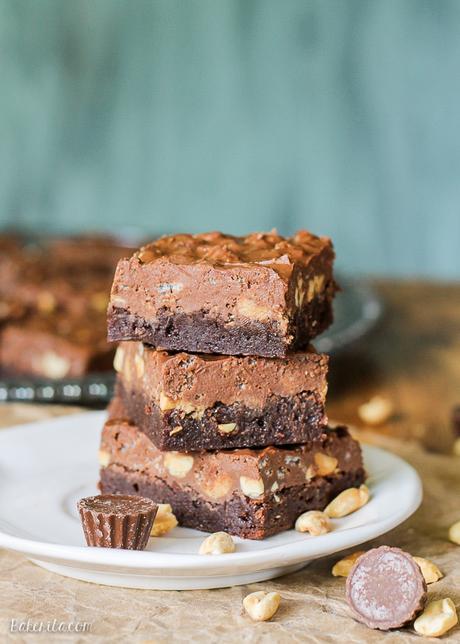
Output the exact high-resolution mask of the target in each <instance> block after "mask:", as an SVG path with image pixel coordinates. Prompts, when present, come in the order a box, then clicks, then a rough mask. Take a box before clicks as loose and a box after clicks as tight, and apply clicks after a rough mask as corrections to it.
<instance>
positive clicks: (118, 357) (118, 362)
mask: <svg viewBox="0 0 460 644" xmlns="http://www.w3.org/2000/svg"><path fill="white" fill-rule="evenodd" d="M124 359H125V352H124V350H123V347H118V348H117V350H116V352H115V357H114V359H113V368H114V369H115V371H116V372H117V373H121V372H122V371H123V361H124Z"/></svg>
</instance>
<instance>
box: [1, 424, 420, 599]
mask: <svg viewBox="0 0 460 644" xmlns="http://www.w3.org/2000/svg"><path fill="white" fill-rule="evenodd" d="M104 419H105V412H88V413H84V414H78V415H73V416H65V417H62V418H58V419H52V420H47V421H44V422H40V423H34V424H30V425H23V426H21V427H13V428H11V429H6V430H2V431H0V547H4V548H8V549H10V550H15V551H17V552H20V553H22V554H24V555H25V556H26V557H28V558H29V559H31V560H32V561H34V562H35V563H37V564H38V565H40V566H43V567H44V568H47V569H48V570H51V571H53V572H57V573H59V574H62V575H66V576H68V577H75V578H76V579H83V580H84V581H92V582H97V583H100V584H109V585H114V586H126V587H130V588H152V589H174V590H185V589H194V588H219V587H223V586H233V585H237V584H245V583H251V582H256V581H262V580H264V579H270V578H273V577H276V576H279V575H282V574H285V573H287V572H292V571H294V570H298V569H300V568H302V567H303V566H304V565H305V564H307V563H308V562H309V561H311V560H313V559H317V558H319V557H322V556H325V555H329V554H331V553H334V552H337V551H339V550H343V549H345V548H348V547H350V546H355V545H357V544H360V543H363V542H364V541H367V540H369V539H372V538H374V537H377V536H379V535H381V534H383V533H385V532H387V531H388V530H391V529H392V528H394V527H395V526H397V525H398V524H399V523H401V522H402V521H404V520H405V519H406V518H407V517H408V516H410V515H411V514H412V513H413V512H414V511H415V510H416V509H417V507H418V506H419V504H420V501H421V497H422V491H421V483H420V480H419V478H418V476H417V473H416V472H415V470H414V469H413V468H412V467H411V466H410V465H408V464H407V463H405V462H404V461H402V460H401V459H400V458H398V457H396V456H394V455H392V454H389V453H387V452H385V451H383V450H381V449H377V448H374V447H366V446H365V447H364V456H365V464H366V468H367V471H368V473H369V481H368V485H369V487H370V489H371V492H372V500H371V501H370V502H369V503H368V504H367V505H366V506H365V507H364V508H362V509H361V510H359V511H358V512H355V513H354V514H352V515H350V516H348V517H345V518H344V519H340V520H336V521H334V530H333V531H332V532H331V533H329V534H326V535H324V536H321V537H310V536H307V535H304V534H300V533H297V532H295V531H294V530H290V531H289V532H285V533H283V534H280V535H276V536H274V537H270V538H269V539H266V540H265V541H250V540H243V539H236V541H237V550H236V552H235V553H232V554H226V555H220V556H200V555H198V554H197V552H198V548H199V545H200V543H201V541H202V540H203V538H204V536H205V535H204V533H202V532H198V531H195V530H189V529H186V528H176V529H175V530H173V531H172V532H171V533H170V534H169V535H168V536H165V537H161V538H156V539H150V542H149V547H148V549H147V550H145V551H144V552H134V551H129V550H111V549H108V548H88V547H86V546H85V545H84V543H85V542H84V537H83V533H82V529H81V526H80V521H79V519H78V516H77V512H76V509H75V508H76V502H77V501H78V499H79V498H81V497H83V496H87V495H90V494H95V493H96V492H97V490H96V483H97V479H98V466H97V462H96V461H97V458H96V453H97V449H98V443H99V435H100V431H101V427H102V424H103V422H104Z"/></svg>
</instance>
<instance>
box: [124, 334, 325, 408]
mask: <svg viewBox="0 0 460 644" xmlns="http://www.w3.org/2000/svg"><path fill="white" fill-rule="evenodd" d="M115 365H116V368H117V370H119V373H120V377H121V379H122V382H123V385H124V387H125V388H127V389H131V388H133V389H134V388H135V389H137V390H139V389H142V391H144V392H146V393H147V394H148V396H149V397H150V398H151V400H152V401H153V402H154V403H155V404H157V405H158V404H159V405H160V408H161V407H164V408H165V409H172V408H174V407H178V408H179V409H180V408H183V409H184V410H185V411H187V410H188V411H189V412H194V411H200V410H204V409H206V408H208V407H211V406H212V405H214V404H215V403H217V402H220V403H222V404H224V405H231V404H233V403H234V402H236V401H238V402H240V403H243V404H246V405H247V406H250V407H252V408H258V409H262V408H263V406H264V404H265V403H266V401H267V400H268V399H269V398H270V397H271V396H273V395H275V396H283V397H287V396H292V395H295V394H297V393H300V392H304V391H305V392H315V393H317V394H318V399H319V400H322V401H324V399H325V396H326V390H327V380H326V378H327V370H328V357H327V356H326V355H324V354H318V353H316V352H315V350H314V349H313V348H310V350H309V351H301V352H297V353H292V354H290V355H289V356H288V357H287V358H281V359H273V358H260V357H250V356H218V355H206V354H189V353H183V352H181V353H168V352H166V351H157V350H155V349H153V348H150V347H147V346H144V345H143V344H142V343H140V342H124V343H122V344H121V345H120V347H119V349H118V351H117V359H116V361H115Z"/></svg>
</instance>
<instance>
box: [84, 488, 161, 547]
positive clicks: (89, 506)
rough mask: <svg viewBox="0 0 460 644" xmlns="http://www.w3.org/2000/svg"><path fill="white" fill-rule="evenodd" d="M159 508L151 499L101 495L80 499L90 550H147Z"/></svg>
mask: <svg viewBox="0 0 460 644" xmlns="http://www.w3.org/2000/svg"><path fill="white" fill-rule="evenodd" d="M157 510H158V506H157V504H155V503H154V502H153V501H151V500H150V499H146V498H143V497H139V496H127V495H121V494H105V495H104V494H102V495H99V496H89V497H86V498H85V499H80V501H79V502H78V511H79V512H80V517H81V521H82V525H83V532H84V533H85V538H86V543H87V544H88V546H95V547H98V548H124V549H126V550H144V549H145V547H146V546H147V542H148V540H149V536H150V531H151V529H152V525H153V521H154V519H155V515H156V513H157Z"/></svg>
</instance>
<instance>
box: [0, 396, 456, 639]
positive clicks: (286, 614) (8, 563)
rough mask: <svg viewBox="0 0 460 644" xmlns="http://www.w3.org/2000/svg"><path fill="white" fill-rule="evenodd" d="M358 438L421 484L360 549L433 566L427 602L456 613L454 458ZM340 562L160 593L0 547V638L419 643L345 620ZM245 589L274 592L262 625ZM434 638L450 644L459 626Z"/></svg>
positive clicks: (12, 416) (34, 413)
mask: <svg viewBox="0 0 460 644" xmlns="http://www.w3.org/2000/svg"><path fill="white" fill-rule="evenodd" d="M72 411H75V410H71V409H66V410H64V409H63V408H56V407H35V406H31V405H30V406H27V405H3V406H2V407H1V420H0V422H1V425H3V426H7V425H9V424H12V423H14V422H28V421H32V420H34V419H41V418H44V417H47V416H49V415H57V414H59V413H63V412H64V413H67V412H68V413H71V412H72ZM359 437H361V438H362V439H364V440H366V441H368V442H370V443H373V444H377V445H380V446H383V447H386V448H387V449H390V450H391V451H393V452H395V453H397V454H399V455H401V456H402V457H404V458H405V459H406V460H407V461H409V462H410V463H411V464H412V465H414V466H415V467H416V469H417V470H418V472H419V473H420V475H421V477H422V479H423V485H424V501H423V504H422V506H421V508H420V509H419V510H418V511H417V513H416V514H415V515H414V516H413V517H411V518H410V519H409V520H408V521H406V522H405V523H404V524H403V525H401V526H400V527H398V528H397V529H395V530H393V531H392V532H391V533H389V534H387V535H385V536H383V537H381V538H379V539H377V540H375V541H373V542H370V543H368V544H366V546H365V548H368V547H371V546H374V545H381V544H389V545H395V546H399V547H401V548H403V549H405V550H407V551H409V552H410V553H412V554H413V555H419V556H422V557H427V558H429V559H431V560H433V561H434V562H435V563H436V564H437V565H438V566H439V568H440V569H441V570H442V571H443V573H444V574H445V577H444V578H443V579H442V580H441V581H439V582H437V583H436V584H432V585H430V586H429V587H428V590H429V598H430V599H433V598H442V597H450V598H451V599H452V600H453V601H454V603H455V604H456V606H457V610H458V609H460V546H455V545H454V544H451V543H450V542H449V541H448V540H447V530H448V528H449V526H450V525H451V524H452V523H453V522H454V521H456V520H459V519H460V458H455V457H452V456H445V455H439V454H430V453H427V452H426V451H424V449H423V448H422V447H421V446H419V445H418V444H417V443H415V442H413V443H403V442H401V441H398V440H397V439H393V438H389V437H383V436H380V435H378V434H377V433H369V432H368V433H361V434H359ZM395 503H397V499H395ZM359 548H361V547H359ZM356 549H358V548H356ZM341 556H342V555H337V556H333V557H329V558H326V559H323V560H320V561H318V562H316V563H314V564H311V565H309V566H308V567H306V568H305V569H303V570H302V571H300V572H297V573H295V574H292V575H287V576H285V577H281V578H279V579H274V580H272V581H267V582H263V583H258V584H251V585H248V586H239V587H234V588H227V589H221V590H211V591H181V592H173V591H168V592H163V591H161V592H160V591H150V590H130V589H125V588H111V587H107V586H97V585H94V584H89V583H85V582H80V581H76V580H73V579H67V578H65V577H61V576H59V575H56V574H53V573H51V572H47V571H45V570H42V569H41V568H39V567H38V566H35V565H34V564H32V563H30V562H28V561H27V560H26V559H25V558H24V557H22V556H19V555H16V554H13V553H9V552H7V551H5V550H0V641H3V640H5V641H10V638H11V641H14V642H52V641H56V642H158V643H163V642H230V643H232V642H250V643H255V642H269V643H272V642H273V643H277V642H293V643H295V642H334V643H335V642H344V643H345V642H346V643H347V644H351V643H354V642H359V643H366V644H367V643H369V642H371V643H372V642H376V641H378V642H385V643H390V642H391V643H392V642H395V643H396V642H397V643H398V644H400V643H405V642H421V641H424V639H425V638H422V637H420V636H418V635H417V634H416V633H415V632H414V631H411V630H410V629H405V630H400V631H396V632H390V633H381V632H378V631H372V630H369V629H368V628H366V627H365V626H363V625H361V624H358V623H357V622H355V621H354V620H353V619H352V618H351V617H350V614H349V611H348V608H347V604H346V602H345V595H344V584H345V581H344V579H341V578H334V577H332V575H331V568H332V565H333V564H334V563H335V561H336V560H337V559H339V558H341ZM255 590H266V591H273V590H276V591H278V592H279V593H280V594H281V596H282V603H281V607H280V609H279V611H278V613H277V614H276V616H275V617H274V619H273V620H272V621H270V622H264V623H253V622H251V620H250V618H249V617H248V616H247V615H246V614H245V613H244V611H243V609H242V599H243V597H244V596H245V595H246V594H248V593H250V592H253V591H255ZM11 619H18V620H27V619H30V620H32V621H35V622H36V621H39V620H44V621H52V620H53V619H56V620H58V621H80V622H89V623H90V624H91V631H90V635H75V634H73V635H62V634H58V635H47V634H37V635H27V636H22V635H15V636H14V637H13V636H12V635H11V634H10V632H9V628H10V622H11ZM426 641H434V640H426ZM442 641H443V642H460V627H458V626H457V627H456V628H455V629H454V630H452V631H451V632H450V633H449V634H448V635H446V636H444V637H443V639H442Z"/></svg>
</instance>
